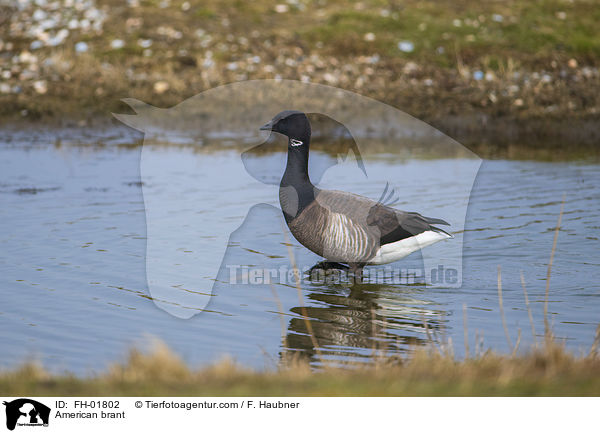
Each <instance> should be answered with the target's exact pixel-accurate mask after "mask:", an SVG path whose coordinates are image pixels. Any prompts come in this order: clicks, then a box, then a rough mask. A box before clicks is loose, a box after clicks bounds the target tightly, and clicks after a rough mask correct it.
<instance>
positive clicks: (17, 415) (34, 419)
mask: <svg viewBox="0 0 600 433" xmlns="http://www.w3.org/2000/svg"><path fill="white" fill-rule="evenodd" d="M4 405H5V406H6V428H7V429H9V430H14V429H15V427H16V426H17V425H19V426H29V427H36V426H44V427H48V420H49V419H50V408H49V407H48V406H46V405H44V404H42V403H40V402H37V401H35V400H31V399H29V398H18V399H16V400H13V401H11V402H6V401H5V402H4Z"/></svg>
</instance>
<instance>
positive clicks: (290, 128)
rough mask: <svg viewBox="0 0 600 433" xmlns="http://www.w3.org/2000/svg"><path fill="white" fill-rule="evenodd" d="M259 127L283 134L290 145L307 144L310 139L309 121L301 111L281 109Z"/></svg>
mask: <svg viewBox="0 0 600 433" xmlns="http://www.w3.org/2000/svg"><path fill="white" fill-rule="evenodd" d="M260 129H261V130H263V131H273V132H278V133H279V134H283V135H285V136H286V137H288V138H289V145H290V146H301V145H304V144H308V142H309V140H310V122H309V121H308V117H306V114H304V113H303V112H301V111H295V110H286V111H282V112H281V113H279V114H278V115H277V116H275V117H273V120H271V121H270V122H268V123H267V124H265V125H263V126H261V128H260Z"/></svg>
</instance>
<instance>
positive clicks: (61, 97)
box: [0, 0, 600, 150]
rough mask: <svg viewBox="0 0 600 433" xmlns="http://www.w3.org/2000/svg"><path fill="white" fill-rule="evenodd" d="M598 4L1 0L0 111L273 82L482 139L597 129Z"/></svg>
mask: <svg viewBox="0 0 600 433" xmlns="http://www.w3.org/2000/svg"><path fill="white" fill-rule="evenodd" d="M598 22H600V8H599V7H598V4H597V2H596V1H594V0H531V1H524V0H506V1H504V0H503V1H494V0H485V1H464V0H463V1H461V0H459V1H455V0H452V1H450V0H437V1H430V0H427V1H420V0H419V1H417V0H403V1H401V0H365V1H359V2H348V1H339V0H287V1H283V0H282V1H280V2H269V1H264V0H258V1H253V2H246V1H242V0H224V1H216V0H205V1H197V0H127V1H122V0H54V1H53V0H0V70H1V72H0V119H1V120H0V121H2V122H3V123H4V122H8V123H10V121H11V120H12V121H13V122H14V121H16V120H17V119H27V120H36V121H37V120H39V119H43V120H45V121H47V122H56V121H63V122H64V120H65V119H77V120H78V121H82V122H83V124H86V123H89V122H95V121H100V120H102V119H109V118H110V116H109V112H110V111H119V110H121V111H123V110H125V111H126V110H127V108H126V107H125V106H124V105H123V104H122V103H120V102H119V101H120V99H121V98H125V97H133V98H138V99H141V100H143V101H145V102H147V103H149V104H153V105H157V106H160V107H169V106H172V105H174V104H177V103H179V102H181V101H182V100H184V99H186V98H188V97H190V96H193V95H195V94H197V93H199V92H201V91H203V90H206V89H209V88H213V87H215V86H218V85H221V84H225V83H231V82H235V81H242V80H250V79H264V78H283V79H295V80H302V81H306V82H315V83H323V84H328V85H332V86H338V87H342V88H344V89H347V90H351V91H355V92H358V93H360V94H363V95H366V96H370V97H373V98H376V99H378V100H381V101H384V102H386V103H388V104H391V105H393V106H395V107H397V108H399V109H401V110H403V111H406V112H408V113H410V114H412V115H413V116H416V117H418V118H420V119H422V120H424V121H426V122H428V123H430V124H432V125H433V126H435V127H437V128H439V129H441V130H442V131H444V132H446V133H447V134H449V135H451V136H453V137H454V138H456V139H458V140H459V141H461V142H463V143H466V144H468V145H470V146H471V147H475V148H479V149H480V150H481V147H482V146H483V145H484V144H486V143H487V145H488V146H489V145H500V144H502V145H506V144H507V143H511V144H513V145H514V143H520V144H527V145H530V146H531V145H535V144H540V143H543V144H544V145H548V144H549V143H550V142H552V143H554V144H555V145H557V146H558V147H560V143H564V141H565V140H568V141H570V142H577V143H579V144H583V145H587V144H589V143H596V142H597V140H598V128H597V127H596V126H597V122H598V118H599V115H600V111H599V110H600V73H599V71H598V66H599V63H600V62H599V59H600V30H599V27H598Z"/></svg>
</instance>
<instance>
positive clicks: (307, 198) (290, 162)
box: [280, 136, 315, 222]
mask: <svg viewBox="0 0 600 433" xmlns="http://www.w3.org/2000/svg"><path fill="white" fill-rule="evenodd" d="M300 143H301V144H300ZM309 144H310V136H307V137H301V139H291V138H290V139H289V141H288V158H287V166H286V168H285V173H284V174H283V177H282V178H281V183H280V188H281V192H280V198H281V194H282V193H284V194H285V195H288V194H290V193H294V195H297V197H298V201H297V204H298V205H297V207H296V206H294V209H292V208H287V209H286V207H287V206H283V205H284V203H283V202H282V210H283V211H284V215H285V218H286V221H288V222H289V220H291V219H293V218H295V217H296V216H298V215H299V214H300V212H302V210H304V209H305V208H306V207H307V206H308V205H310V204H311V203H312V202H313V201H314V200H315V187H314V186H313V184H312V182H311V181H310V177H309V175H308V152H309ZM290 188H291V189H290ZM284 190H287V192H284ZM293 201H294V202H295V201H296V200H293ZM294 211H295V212H294Z"/></svg>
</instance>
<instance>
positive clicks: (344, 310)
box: [0, 138, 600, 374]
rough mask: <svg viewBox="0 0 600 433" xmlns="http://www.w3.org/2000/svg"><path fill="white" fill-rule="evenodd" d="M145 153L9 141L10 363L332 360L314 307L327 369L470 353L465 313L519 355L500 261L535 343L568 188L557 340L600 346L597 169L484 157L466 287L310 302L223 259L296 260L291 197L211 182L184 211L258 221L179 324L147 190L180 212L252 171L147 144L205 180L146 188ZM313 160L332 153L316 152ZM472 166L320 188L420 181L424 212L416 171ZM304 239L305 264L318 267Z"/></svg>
mask: <svg viewBox="0 0 600 433" xmlns="http://www.w3.org/2000/svg"><path fill="white" fill-rule="evenodd" d="M84 144H85V143H84ZM141 152H142V151H141V147H135V146H132V147H123V146H117V145H111V144H108V145H103V146H98V145H97V144H96V145H94V144H89V145H69V146H56V145H55V143H54V142H53V141H52V140H50V139H47V140H44V139H43V138H41V139H39V138H38V140H37V141H36V142H35V143H34V144H32V143H31V142H30V141H28V140H25V139H22V140H12V141H11V142H9V143H3V144H2V147H0V223H1V226H0V227H1V229H0V269H1V271H2V272H1V273H0V288H1V292H0V293H1V301H0V329H2V331H1V333H0V347H1V348H2V350H1V352H0V366H3V367H9V366H13V365H16V364H18V363H19V362H21V361H23V360H25V359H28V358H31V357H34V358H38V359H40V360H41V361H42V362H43V363H44V364H45V365H46V366H47V367H48V368H50V369H51V370H54V371H61V370H69V371H73V372H76V373H80V374H81V373H85V372H88V371H91V370H96V371H97V370H101V369H103V368H105V367H106V365H107V364H108V363H110V362H113V361H116V360H119V359H122V358H123V356H124V354H125V353H126V351H127V349H128V348H130V347H131V346H132V345H143V344H144V342H146V341H148V339H149V337H158V338H160V339H162V340H164V341H165V342H167V344H168V345H169V346H171V347H172V348H173V349H174V350H175V351H176V352H177V353H178V354H180V355H181V356H182V357H183V358H184V360H185V361H187V362H188V363H190V364H191V365H200V364H203V363H206V362H210V361H213V360H216V359H219V358H220V357H222V356H223V355H231V356H232V357H234V358H235V359H237V360H238V361H240V362H241V363H243V364H246V365H251V366H254V367H262V366H265V365H267V366H269V365H273V364H274V363H276V362H277V360H278V359H279V357H280V356H281V354H282V353H283V352H285V351H297V352H301V353H304V354H306V355H308V356H311V357H312V360H313V361H314V362H315V363H318V359H317V357H316V354H315V348H314V347H313V344H312V341H311V339H310V338H309V336H308V335H307V332H306V326H305V323H304V320H303V317H302V305H304V306H305V307H306V312H307V315H308V318H309V320H310V321H311V323H312V328H313V329H314V333H315V337H316V339H317V341H318V344H319V346H320V348H321V350H322V353H323V357H324V358H326V359H331V360H337V361H346V360H350V359H352V360H354V361H361V360H366V359H368V357H369V356H371V354H372V353H373V350H374V349H377V348H379V349H383V348H384V347H385V351H386V353H388V354H397V353H406V352H409V351H410V350H411V348H412V347H414V345H416V344H421V343H424V342H426V341H427V339H428V337H427V330H426V325H427V328H428V329H429V330H430V331H431V334H432V335H433V338H436V339H438V340H444V341H447V340H449V339H451V341H452V343H453V346H454V350H455V352H457V353H458V354H459V355H462V354H463V353H464V352H463V351H464V324H463V321H464V318H465V315H464V314H463V308H464V307H463V306H466V319H467V329H468V331H469V344H470V347H471V348H473V347H474V346H475V345H476V341H475V336H476V334H477V335H478V336H479V337H480V339H481V340H482V343H481V344H482V345H483V347H484V348H486V349H487V348H492V349H494V350H497V351H501V352H506V351H508V350H509V347H508V344H507V342H506V339H505V336H504V332H503V330H502V325H501V323H502V322H501V316H500V313H499V309H498V291H497V268H498V266H501V269H502V281H503V287H504V291H503V295H504V309H505V316H506V321H507V325H508V328H509V332H510V338H511V339H512V341H513V343H514V341H515V340H516V338H517V334H518V332H519V330H521V332H522V342H521V346H522V347H527V346H528V345H530V344H531V343H532V341H533V336H532V331H531V325H530V323H529V319H528V314H527V309H526V305H525V301H524V295H523V290H522V288H521V284H520V276H519V273H520V272H521V271H523V275H524V279H525V282H526V284H527V287H528V294H529V299H530V302H531V308H532V313H533V317H534V327H535V330H536V333H537V334H538V335H540V334H542V333H543V316H542V313H543V301H544V287H545V279H546V270H547V264H548V260H549V256H550V251H551V246H552V240H553V235H554V233H553V230H554V227H555V225H556V221H557V217H558V214H559V210H560V204H561V199H562V196H563V194H566V201H565V210H564V216H563V221H562V228H561V230H560V233H559V238H558V247H557V250H556V256H555V259H554V267H553V270H552V279H551V285H550V304H549V312H550V320H551V322H552V325H553V328H554V331H555V333H556V334H557V336H558V337H559V338H561V339H564V340H565V342H566V344H567V346H568V347H569V348H571V349H573V350H574V351H579V350H587V349H589V346H590V345H591V343H592V341H593V337H594V332H595V329H596V326H597V325H598V323H600V282H599V279H598V277H599V276H600V254H599V253H598V250H599V249H598V247H599V238H600V170H599V169H600V165H598V164H596V163H586V162H568V163H567V162H564V163H556V162H554V163H547V162H535V161H507V160H495V161H483V163H482V165H481V168H480V170H479V173H478V175H477V178H476V179H475V183H474V187H473V190H472V193H471V198H470V202H469V206H468V212H467V219H466V222H465V230H464V233H456V236H457V239H461V240H463V241H464V248H463V251H462V252H463V259H464V260H463V285H462V287H460V288H447V287H427V286H425V285H423V284H422V283H419V281H418V279H417V280H415V281H410V282H397V281H394V280H393V279H392V278H391V277H390V278H387V277H386V278H387V279H386V278H383V279H378V280H369V281H366V282H365V283H364V284H361V285H354V286H353V285H350V284H347V283H345V282H340V283H324V282H317V281H312V282H311V281H310V280H309V279H308V278H306V277H304V278H303V280H302V282H301V290H302V293H301V296H302V302H301V301H300V300H299V297H298V293H297V290H296V287H295V286H294V285H293V284H288V283H286V282H276V283H275V284H254V285H247V284H232V282H231V280H230V279H229V273H230V272H229V269H230V268H227V266H226V265H227V264H238V265H239V264H241V265H244V266H247V267H248V269H251V268H269V269H278V268H279V267H281V266H284V267H285V266H288V267H289V256H288V253H287V247H286V245H285V243H286V238H285V235H284V232H283V230H282V226H281V217H280V211H279V210H278V208H277V187H276V186H275V185H269V184H268V182H267V183H263V184H260V185H262V187H261V188H258V187H255V185H251V184H248V183H247V182H246V181H244V182H245V183H242V184H240V186H239V187H233V186H232V185H231V184H227V183H223V184H222V185H221V184H215V185H211V188H212V189H213V192H214V193H215V194H213V195H212V196H211V199H210V202H209V203H207V202H206V201H205V202H203V201H201V200H197V199H190V200H189V202H186V206H185V209H184V210H182V211H178V212H177V215H176V216H173V218H180V219H181V220H182V221H186V220H187V221H190V222H191V223H192V225H193V224H203V232H206V230H207V228H208V229H209V230H210V224H212V222H211V221H212V220H211V219H210V218H206V219H202V215H203V208H204V207H206V206H207V205H208V206H211V207H213V208H215V207H217V208H222V209H223V215H224V217H223V218H225V219H227V218H231V220H232V221H238V220H241V221H243V224H241V225H240V224H239V223H237V222H236V223H235V227H234V231H233V232H232V234H231V236H230V238H229V241H228V245H227V250H226V253H225V255H224V257H223V258H222V259H221V257H218V258H217V259H218V260H219V261H220V260H222V263H223V265H222V267H221V271H219V273H218V275H216V273H215V275H212V276H211V277H210V278H209V274H210V272H207V270H206V269H204V268H203V265H202V263H199V264H198V279H199V280H202V281H203V283H202V284H204V286H206V287H207V290H202V291H199V292H198V293H193V294H192V295H191V296H201V297H202V296H203V297H207V296H208V297H209V298H207V299H208V305H207V307H206V309H205V311H201V309H199V310H198V311H193V314H194V315H193V317H191V318H189V319H181V318H178V317H175V316H174V315H172V314H169V313H168V312H167V311H168V310H169V308H166V307H168V306H167V304H168V302H169V300H168V299H161V298H160V296H152V295H151V293H150V292H149V290H148V284H147V269H146V242H147V239H146V238H147V214H146V211H145V206H144V196H143V194H142V188H144V189H145V190H144V194H148V191H150V192H152V191H155V193H156V196H157V197H159V198H161V199H164V202H165V203H166V204H165V206H168V203H169V200H175V199H177V200H180V201H181V200H182V198H183V199H185V198H186V197H197V193H198V191H202V185H206V182H210V176H213V174H211V173H212V172H211V170H218V171H219V172H221V173H227V176H229V177H230V178H231V179H236V177H237V176H241V174H240V173H239V172H238V171H239V170H240V166H241V165H240V160H241V159H240V151H238V150H233V149H230V150H227V148H226V147H224V148H223V149H222V150H212V151H210V152H200V153H198V151H197V150H194V149H192V148H186V147H160V146H156V147H152V148H146V149H145V150H144V152H150V153H149V154H148V155H151V156H153V157H155V158H156V160H157V161H162V162H163V163H164V166H165V169H173V167H175V168H176V167H179V166H181V167H183V166H185V165H186V164H187V163H189V161H190V160H194V158H196V159H197V160H198V161H201V162H199V163H198V164H199V165H198V167H197V169H198V170H197V172H189V171H182V176H183V178H182V179H181V180H182V182H181V183H180V184H178V185H177V186H176V187H171V188H168V189H166V190H165V189H161V186H159V185H153V184H152V181H150V182H146V183H144V184H142V177H141V176H140V157H141ZM198 155H200V156H198ZM282 157H283V156H282V155H275V156H274V155H272V154H268V155H264V156H260V157H259V158H258V160H257V161H258V163H259V166H260V165H261V164H264V165H265V167H266V166H269V167H273V166H275V167H277V166H279V165H280V162H281V161H283V159H282ZM311 158H313V159H314V160H315V161H318V160H319V156H318V155H317V154H316V153H315V155H314V156H311ZM323 158H326V156H323ZM463 163H464V164H465V167H466V166H467V165H468V164H470V162H469V161H466V160H465V161H464V162H463V161H456V160H453V161H447V160H443V159H441V160H420V161H411V160H402V161H399V160H396V159H394V158H392V157H390V156H386V155H381V157H379V158H372V159H371V160H369V161H368V164H367V167H368V170H369V174H370V177H369V180H370V182H368V183H367V182H365V181H364V178H361V177H360V176H353V175H345V174H343V173H342V174H339V175H337V174H336V171H335V168H332V169H330V170H332V171H331V173H332V174H329V172H327V173H325V175H324V177H323V182H322V183H321V185H323V186H325V187H327V186H333V187H336V188H339V189H345V190H349V191H353V192H356V193H360V194H365V195H368V196H370V197H372V198H375V199H376V198H378V197H379V195H380V194H381V189H382V185H385V182H386V181H388V180H392V182H396V184H399V183H402V182H403V179H407V178H411V179H413V181H414V179H417V180H418V181H416V183H415V185H417V184H418V185H420V189H419V188H417V187H415V188H412V189H411V190H412V191H413V192H414V196H411V195H410V194H408V195H407V193H403V194H402V195H401V196H399V202H398V204H397V205H396V206H397V207H399V208H402V209H407V210H417V211H423V206H422V205H420V204H419V200H421V201H422V200H423V194H424V191H425V192H426V191H427V190H428V188H430V185H429V184H428V182H429V181H428V179H427V178H423V179H419V173H423V172H427V171H429V172H431V171H432V170H433V171H440V172H443V171H444V170H446V169H447V168H448V167H449V166H450V165H451V166H452V167H454V168H453V169H456V167H459V169H460V167H461V164H463ZM186 176H188V177H189V178H187V177H186ZM277 176H278V174H277V173H275V174H273V175H272V176H271V177H272V178H273V179H277ZM144 180H147V179H144ZM407 182H408V181H407ZM257 184H259V182H257ZM444 185H446V186H444V187H443V188H442V191H441V192H442V194H440V198H439V199H436V202H435V203H434V204H433V205H430V206H429V209H431V210H430V211H429V212H428V213H429V214H431V216H437V217H445V215H447V212H450V210H451V209H452V202H453V194H454V193H455V191H454V189H455V186H453V185H454V184H453V180H452V177H451V176H448V177H447V181H445V184H444ZM146 188H147V189H146ZM153 188H155V189H153ZM437 188H438V189H439V188H440V187H439V186H438V187H437ZM195 194H196V195H195ZM146 198H147V197H146ZM432 211H433V214H432ZM424 213H425V212H424ZM188 216H189V218H188ZM192 216H193V218H192ZM236 218H237V219H236ZM207 225H208V227H207ZM190 233H193V227H187V228H186V229H185V230H183V229H182V230H181V231H180V232H179V231H176V230H175V231H173V232H170V233H169V236H170V237H171V238H172V239H176V240H177V239H181V243H182V248H185V245H186V237H189V236H190ZM291 242H292V244H293V245H294V246H293V251H294V255H295V257H296V259H297V260H298V263H299V265H300V266H301V267H304V266H311V265H313V264H314V263H316V262H317V261H318V257H317V256H315V255H313V254H312V253H310V252H308V251H306V250H305V249H303V248H302V247H300V246H298V245H297V243H296V242H295V241H294V240H291ZM201 254H204V255H206V260H207V262H208V261H209V259H212V260H213V261H214V257H210V256H211V255H214V253H213V252H212V251H202V252H201ZM401 266H402V268H403V269H413V270H415V269H416V270H418V269H420V268H422V266H423V264H422V258H421V255H420V254H413V255H412V256H409V257H408V258H406V259H405V260H403V261H402V262H401ZM210 271H212V272H213V273H214V271H215V270H214V269H212V270H210ZM215 276H216V278H215ZM206 281H209V282H210V284H208V283H206ZM161 303H162V305H161ZM180 307H182V308H184V307H185V306H180ZM165 310H167V311H165ZM425 324H426V325H425ZM282 334H283V338H282ZM283 342H285V343H283Z"/></svg>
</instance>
